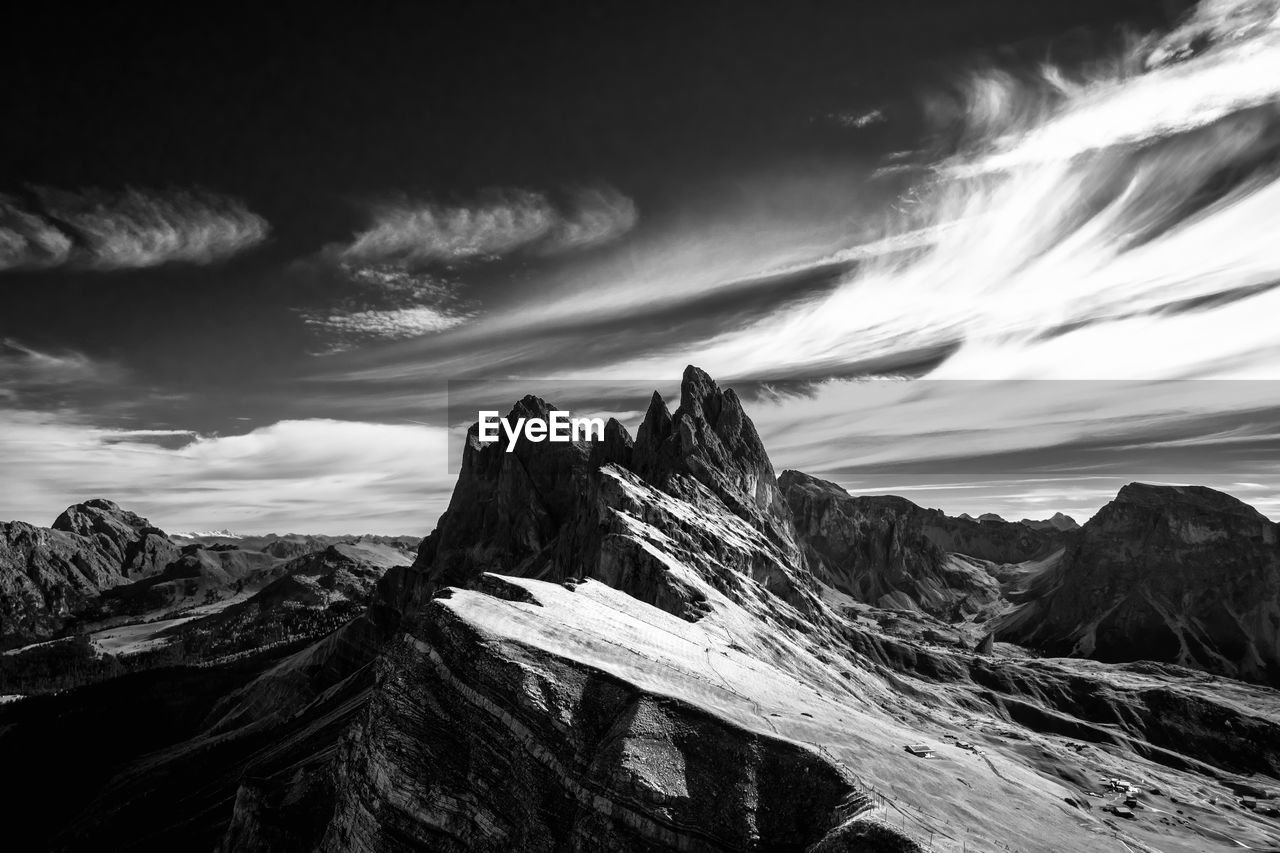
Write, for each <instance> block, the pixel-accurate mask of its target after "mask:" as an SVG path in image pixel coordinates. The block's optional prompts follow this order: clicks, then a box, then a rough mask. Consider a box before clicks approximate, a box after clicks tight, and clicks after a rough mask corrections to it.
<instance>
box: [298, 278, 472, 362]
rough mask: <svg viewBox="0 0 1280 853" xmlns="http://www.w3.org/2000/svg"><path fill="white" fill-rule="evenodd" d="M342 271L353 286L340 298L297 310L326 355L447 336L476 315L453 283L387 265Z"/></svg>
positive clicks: (321, 351)
mask: <svg viewBox="0 0 1280 853" xmlns="http://www.w3.org/2000/svg"><path fill="white" fill-rule="evenodd" d="M340 271H341V273H342V275H343V276H344V278H345V279H346V280H347V283H348V285H349V286H350V288H351V289H350V290H349V291H348V292H347V293H345V294H344V295H343V297H342V298H341V299H339V300H337V301H335V302H333V303H332V304H330V305H328V306H325V307H323V308H312V309H307V310H304V311H300V312H298V313H299V316H301V318H302V320H303V322H304V323H306V324H307V325H308V326H310V327H311V328H312V330H313V331H314V332H315V333H316V334H317V336H318V337H319V338H320V339H321V341H322V347H321V350H320V353H321V354H328V353H334V352H342V351H344V350H348V349H351V348H352V347H355V346H358V345H360V344H362V343H368V342H372V341H378V340H403V339H405V338H416V337H421V336H423V335H429V334H432V333H434V332H443V331H445V330H446V329H452V328H454V327H456V326H460V325H462V324H463V323H466V322H468V321H469V320H471V319H473V318H474V317H475V309H474V306H473V305H472V304H471V303H469V302H467V301H466V300H464V299H463V298H462V297H461V296H459V293H458V290H459V285H458V283H457V282H454V281H451V280H449V279H445V278H441V277H438V276H435V275H432V274H429V273H423V272H410V271H408V270H404V269H400V268H398V267H396V266H394V265H387V264H378V265H374V266H367V267H360V266H349V265H346V264H343V265H341V266H340Z"/></svg>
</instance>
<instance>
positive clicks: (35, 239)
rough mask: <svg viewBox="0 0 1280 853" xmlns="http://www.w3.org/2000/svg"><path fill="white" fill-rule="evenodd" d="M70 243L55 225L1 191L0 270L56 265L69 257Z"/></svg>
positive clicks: (68, 238) (69, 239)
mask: <svg viewBox="0 0 1280 853" xmlns="http://www.w3.org/2000/svg"><path fill="white" fill-rule="evenodd" d="M71 246H72V244H71V238H70V237H68V236H67V235H66V234H64V233H62V231H60V230H59V229H58V227H57V226H56V225H54V224H53V223H51V222H50V221H49V220H47V219H45V218H44V217H43V216H40V215H39V214H35V213H31V212H30V211H28V210H24V209H23V207H22V205H21V203H20V201H19V200H18V199H15V198H13V197H11V196H7V195H0V271H2V270H7V269H19V268H27V269H39V268H42V267H52V266H58V265H59V264H62V263H65V262H66V260H67V258H68V257H70V255H71Z"/></svg>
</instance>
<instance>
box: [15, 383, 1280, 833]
mask: <svg viewBox="0 0 1280 853" xmlns="http://www.w3.org/2000/svg"><path fill="white" fill-rule="evenodd" d="M552 409H553V407H552V406H551V404H549V403H547V402H545V401H542V400H540V399H538V398H536V397H526V398H524V399H523V400H521V401H520V402H519V403H517V404H516V406H515V408H514V409H513V411H512V414H511V417H521V416H525V417H528V416H544V415H545V414H546V413H548V412H550V411H551V410H552ZM1122 495H1123V493H1122ZM1155 503H1156V504H1158V503H1159V502H1158V501H1156V502H1155ZM1219 509H1221V507H1220V508H1219ZM1148 510H1149V511H1152V512H1171V511H1172V510H1168V508H1165V509H1157V507H1156V506H1155V505H1153V506H1150V507H1147V508H1146V509H1145V510H1143V511H1144V512H1146V511H1148ZM1223 511H1225V510H1223ZM1134 512H1136V510H1134ZM1178 512H1181V510H1179V511H1178ZM1228 514H1231V513H1228ZM1233 517H1234V518H1235V519H1236V520H1235V521H1234V522H1231V523H1232V524H1235V525H1238V526H1236V527H1232V528H1230V529H1229V531H1228V532H1226V533H1223V534H1221V535H1220V534H1219V533H1213V532H1212V531H1214V530H1216V529H1217V528H1216V527H1215V525H1217V524H1219V523H1222V522H1221V520H1210V519H1208V518H1207V517H1206V518H1204V519H1202V521H1201V523H1200V524H1198V525H1192V526H1189V527H1188V526H1185V525H1183V526H1181V527H1178V525H1174V526H1175V527H1178V530H1179V531H1180V532H1179V533H1178V534H1177V535H1178V537H1181V538H1186V537H1188V536H1189V537H1190V538H1191V539H1195V540H1198V541H1199V544H1200V546H1202V547H1208V545H1209V544H1210V543H1211V542H1217V541H1222V542H1226V541H1229V540H1231V539H1232V538H1233V537H1235V536H1236V535H1240V534H1247V535H1251V536H1252V535H1255V534H1257V538H1258V539H1259V543H1258V547H1259V548H1260V549H1261V548H1263V546H1264V545H1265V544H1266V543H1265V541H1263V540H1265V538H1266V534H1265V530H1266V529H1267V528H1265V527H1260V526H1258V524H1257V521H1256V520H1254V521H1252V522H1251V521H1249V520H1248V519H1247V517H1246V516H1244V515H1240V514H1238V513H1237V514H1235V515H1234V516H1233ZM1250 524H1253V525H1254V526H1253V527H1250V526H1249V525H1250ZM1092 525H1093V522H1092V521H1091V522H1090V524H1088V525H1085V528H1084V529H1082V530H1079V531H1072V530H1059V529H1058V527H1057V526H1055V525H1049V527H1048V528H1041V527H1037V526H1035V525H1029V524H1023V523H1018V522H1003V521H994V520H987V521H979V520H974V519H950V518H947V517H946V516H944V515H942V514H941V513H939V512H937V511H935V510H927V509H923V508H920V507H917V506H915V505H914V504H911V503H910V502H907V501H902V500H901V499H895V498H878V497H872V498H867V497H854V496H850V495H848V494H847V493H844V492H843V490H841V489H839V488H838V487H836V486H834V485H833V484H830V483H824V482H823V481H821V480H818V479H816V478H812V477H807V476H805V475H803V474H799V473H794V472H785V473H784V474H783V476H782V477H780V478H778V477H775V475H774V470H773V467H772V464H771V463H770V461H769V459H768V456H767V454H765V452H764V448H763V447H762V445H761V443H760V441H759V438H758V436H757V434H756V431H755V429H754V427H753V426H752V424H751V421H750V419H749V418H748V417H747V415H746V413H745V412H744V411H743V408H742V406H741V403H740V401H739V400H738V398H737V396H736V395H734V394H733V392H732V391H727V390H722V389H720V388H719V387H718V386H717V385H716V383H714V382H713V381H712V380H711V379H710V378H709V377H707V376H706V375H705V374H704V373H702V372H701V371H698V370H696V369H693V368H690V369H689V370H688V371H686V373H685V376H684V380H683V382H682V387H681V400H680V403H679V406H678V407H677V408H676V409H675V411H674V412H673V411H671V409H670V408H669V407H668V406H667V404H666V402H665V401H664V400H662V399H661V398H660V397H657V396H655V398H654V399H653V400H651V402H650V406H649V409H648V412H647V414H646V416H645V419H644V423H643V425H642V427H641V428H640V430H639V431H638V433H637V435H636V436H635V437H634V439H633V438H632V437H631V436H629V435H628V434H627V432H626V430H625V429H624V428H623V427H622V426H621V424H619V423H618V422H616V421H611V422H610V423H609V424H608V427H607V430H606V436H605V440H604V441H601V442H596V443H593V444H579V445H574V444H558V443H549V442H544V443H540V444H529V443H526V442H520V443H518V444H517V445H516V446H515V447H514V448H513V449H512V452H511V453H507V452H506V446H505V444H504V443H503V441H502V440H500V441H499V442H498V443H494V444H485V443H481V442H480V441H479V440H478V434H477V432H476V431H475V430H474V429H473V431H472V432H471V434H470V435H469V437H468V441H467V444H466V447H465V450H464V457H463V461H462V468H461V472H460V474H459V479H458V484H457V486H456V489H455V492H454V495H453V499H452V500H451V502H450V505H449V508H448V510H447V512H446V513H445V514H444V515H443V516H442V517H441V519H440V522H439V525H438V527H437V529H436V530H435V531H434V532H433V533H432V534H431V535H430V536H429V537H427V538H426V539H425V540H423V542H422V544H421V547H420V548H419V551H418V555H417V559H416V560H415V562H414V564H413V565H412V566H397V567H394V568H391V569H389V570H387V571H386V573H385V574H383V575H382V577H381V578H380V579H379V580H378V581H377V584H376V587H375V589H374V592H373V595H372V600H371V601H370V603H369V605H368V606H367V607H366V608H365V610H364V611H363V612H361V613H360V614H359V615H357V616H356V617H355V618H353V619H351V620H350V621H348V622H346V623H345V624H344V625H342V626H341V627H339V628H337V629H336V630H334V631H332V632H331V633H329V634H327V635H326V636H324V637H323V638H321V639H319V640H318V641H314V642H309V643H307V644H305V645H302V646H285V647H281V648H278V649H275V648H273V649H264V650H263V651H262V652H261V653H260V654H259V655H257V656H246V657H238V658H236V659H235V660H233V661H228V662H221V663H217V664H215V665H212V666H209V667H207V668H202V669H201V670H200V671H199V673H198V674H199V678H198V679H192V678H188V677H187V672H186V670H184V669H183V668H180V667H179V668H175V669H173V670H169V671H155V672H149V673H141V674H139V675H138V676H137V677H136V678H134V680H132V681H130V682H128V683H127V684H125V683H121V684H120V685H119V686H118V687H117V686H116V683H115V682H107V683H104V684H100V685H94V686H93V687H92V688H89V689H86V690H84V691H68V692H67V693H66V694H64V695H58V696H50V697H39V698H38V699H26V700H22V701H20V702H17V703H14V704H12V705H11V706H0V755H4V756H5V757H6V766H7V767H11V768H13V770H12V772H15V773H21V774H27V775H24V777H23V778H31V779H33V780H34V784H33V787H32V792H30V793H25V792H19V794H18V795H17V798H16V799H13V800H11V802H10V805H11V806H12V807H13V808H14V809H16V810H19V813H23V814H28V813H30V814H32V815H39V814H43V811H42V810H46V811H47V810H48V809H49V807H50V804H49V802H48V799H49V798H47V797H44V796H43V794H42V792H43V791H46V790H48V789H49V786H50V785H53V784H54V783H55V782H56V781H57V777H56V776H55V775H54V773H53V771H51V770H47V769H46V770H42V768H48V767H49V766H50V765H51V761H50V753H51V751H53V752H56V753H57V754H58V755H59V756H61V755H63V754H65V755H67V756H68V757H70V756H73V755H74V756H75V757H76V758H77V761H78V764H77V766H78V767H81V768H82V769H81V771H80V772H79V773H78V774H76V778H75V779H73V780H71V781H70V782H69V783H67V782H65V781H64V784H63V785H62V787H60V788H59V792H60V797H59V798H58V802H57V809H58V814H59V815H60V818H59V820H57V821H53V820H44V821H42V820H40V819H39V818H36V819H35V822H36V823H37V824H38V825H41V826H45V825H47V826H51V827H53V828H52V829H51V830H49V832H48V834H47V836H45V837H46V839H47V841H48V843H45V844H41V845H38V846H41V847H55V848H57V849H66V850H78V849H102V848H104V847H106V848H110V849H117V848H132V849H156V850H161V849H173V848H174V847H181V848H187V847H197V848H203V849H221V850H225V851H255V850H257V851H284V850H326V851H330V850H331V851H338V850H342V851H346V850H363V851H404V850H419V849H421V850H441V851H473V850H488V851H505V850H530V851H560V850H581V851H594V850H611V851H612V850H618V851H657V850H690V851H703V850H708V851H718V850H759V851H773V850H777V851H816V853H822V851H853V850H856V851H870V853H877V852H878V851H922V850H926V849H931V850H946V851H952V850H960V851H963V850H966V849H967V850H1000V851H1007V850H1024V851H1026V850H1031V851H1047V850H1053V851H1068V853H1070V851H1079V853H1085V851H1088V853H1096V851H1099V850H1109V849H1111V848H1112V847H1115V848H1116V849H1131V850H1175V851H1192V850H1215V851H1216V850H1234V849H1240V847H1241V846H1246V847H1249V848H1253V849H1266V848H1268V847H1274V846H1276V845H1277V844H1280V828H1278V827H1277V825H1276V822H1275V819H1274V818H1272V817H1271V816H1270V815H1269V814H1268V813H1267V812H1266V809H1267V808H1269V807H1270V806H1268V805H1266V804H1267V803H1270V802H1271V800H1270V799H1269V796H1270V795H1271V794H1272V793H1273V792H1275V791H1280V781H1278V780H1280V702H1278V701H1277V698H1276V696H1277V694H1276V693H1275V692H1274V691H1272V690H1270V689H1268V688H1265V687H1259V686H1256V685H1251V684H1247V683H1245V682H1241V681H1235V680H1231V679H1225V678H1221V677H1219V676H1215V675H1212V674H1208V673H1204V672H1198V671H1194V670H1189V669H1186V668H1183V667H1181V666H1179V665H1176V664H1159V663H1150V662H1143V663H1133V664H1117V663H1109V662H1104V661H1095V660H1085V659H1073V658H1062V659H1037V658H1035V657H1034V656H1031V655H1029V654H1028V653H1027V652H1025V651H1023V650H1021V649H1018V648H1016V647H1014V646H1011V645H1009V644H1008V643H1005V642H994V641H989V642H987V643H985V644H983V645H982V646H981V647H980V648H979V649H978V650H977V651H976V652H975V650H974V649H973V647H972V645H966V644H961V643H957V642H951V641H947V640H946V637H947V636H955V635H957V634H958V632H957V630H955V629H954V628H953V627H951V626H950V625H949V623H948V621H947V619H943V618H940V616H938V615H934V614H935V613H937V614H942V615H944V616H947V618H948V619H949V618H951V616H950V615H948V613H947V611H948V609H949V608H952V607H953V606H954V607H956V608H958V617H959V618H960V619H961V623H962V624H963V623H964V620H968V619H969V618H970V617H971V616H972V613H971V612H970V608H971V607H972V606H976V605H975V603H976V602H979V600H982V599H983V596H995V599H994V600H992V601H991V602H990V603H989V604H988V605H983V606H989V607H991V608H1000V607H1003V606H1007V605H1006V604H1005V603H1004V602H1003V598H1002V596H1004V595H1005V594H1006V593H1012V594H1014V595H1015V596H1022V597H1023V598H1021V599H1020V602H1019V604H1018V605H1017V606H1018V607H1019V608H1021V609H1020V610H1019V611H1018V612H1019V613H1022V612H1025V610H1026V609H1029V607H1030V606H1031V605H1033V604H1034V601H1035V593H1036V591H1037V590H1039V589H1041V587H1040V586H1038V584H1040V583H1043V580H1044V579H1047V578H1049V577H1050V576H1053V572H1055V571H1058V570H1059V569H1060V567H1062V566H1065V565H1069V564H1071V561H1072V560H1074V559H1075V557H1074V556H1073V555H1075V554H1077V553H1079V552H1082V549H1086V547H1087V546H1088V544H1089V543H1090V542H1091V541H1092V538H1093V537H1094V536H1095V533H1096V531H1091V530H1090V527H1091V526H1092ZM1124 526H1125V525H1123V524H1121V525H1120V528H1123V527H1124ZM1155 527H1156V525H1154V524H1152V525H1148V529H1149V532H1150V530H1154V529H1155ZM1100 529H1106V528H1100ZM1249 531H1252V532H1249ZM1259 531H1262V532H1261V533H1259ZM1126 536H1127V534H1126ZM1122 538H1123V537H1122ZM1125 541H1126V542H1127V541H1128V540H1127V539H1126V540H1125ZM1142 541H1143V542H1145V541H1146V540H1142ZM1112 544H1113V545H1114V544H1115V543H1112ZM1140 544H1142V543H1141V542H1139V543H1134V542H1128V544H1127V545H1126V546H1125V547H1127V549H1128V551H1127V553H1129V554H1130V555H1132V554H1135V553H1139V551H1140V548H1139V545H1140ZM1196 555H1197V556H1198V557H1203V556H1204V554H1203V553H1200V552H1196ZM347 556H350V555H347ZM1184 556H1185V554H1184ZM961 558H963V559H964V560H965V561H967V563H966V565H967V566H968V570H966V571H959V570H958V569H956V568H955V566H956V561H957V560H960V559H961ZM336 565H337V557H336V556H334V555H329V556H328V557H326V558H324V559H322V560H321V561H320V564H318V565H316V566H315V567H314V571H307V570H300V571H299V572H298V573H297V574H299V575H300V576H299V577H296V578H294V582H293V583H291V584H282V585H281V587H280V590H279V591H282V592H285V594H283V595H281V596H278V597H277V596H275V595H274V593H273V595H271V596H263V599H262V600H261V601H260V602H259V603H258V604H257V605H255V606H256V607H258V608H259V609H258V610H257V611H256V612H258V613H262V612H268V613H269V612H273V611H275V610H277V609H279V608H284V609H288V605H289V602H290V601H294V600H299V599H300V598H306V597H307V596H309V595H313V594H314V595H320V590H321V589H323V588H324V582H323V581H322V580H321V579H322V578H324V577H326V576H328V575H330V574H333V575H334V576H335V580H334V581H333V582H332V583H333V586H334V587H335V588H336V587H339V586H342V584H343V583H344V582H343V581H340V580H338V579H337V578H340V577H341V576H342V572H343V571H344V570H342V569H336V571H334V572H331V571H330V569H333V568H335V567H336ZM1081 565H1083V564H1081ZM983 575H985V577H986V580H985V581H983V580H982V579H981V577H982V576H983ZM313 582H314V583H313ZM295 584H296V585H295ZM268 589H270V587H269V588H268ZM263 592H264V593H265V592H266V590H263ZM259 595H262V593H259ZM268 599H270V600H271V601H275V602H276V603H277V604H278V605H279V608H277V607H275V606H265V607H264V605H266V604H267V600H268ZM277 599H278V600H277ZM880 605H887V607H888V608H891V609H886V607H882V606H880ZM228 610H230V608H228ZM249 610H250V608H245V611H244V612H246V613H248V612H249ZM929 611H933V612H929ZM993 612H994V611H993ZM1046 612H1056V611H1049V610H1046ZM947 632H950V634H949V635H948V633H947ZM120 681H121V682H124V681H125V679H120ZM139 696H145V697H147V699H148V701H151V702H155V703H160V704H163V705H164V706H165V707H166V708H167V709H168V711H167V714H166V716H165V720H166V726H165V728H164V729H163V731H162V732H159V733H158V732H157V731H156V730H155V727H154V726H142V725H141V724H139V723H138V722H137V721H136V717H137V715H136V714H132V715H131V714H130V709H132V708H133V707H134V703H136V702H137V697H139ZM33 703H38V704H33ZM88 720H94V721H100V720H102V721H106V722H107V724H108V725H110V726H111V727H112V728H111V730H112V732H113V738H111V739H110V742H109V743H104V742H103V739H101V738H97V739H93V738H90V737H89V736H88V735H85V736H83V737H82V736H80V735H79V734H77V733H78V732H80V731H81V730H82V729H88V728H89V727H88V726H84V725H72V724H71V723H76V722H83V721H88ZM58 721H62V722H58ZM58 732H64V734H63V735H62V737H61V738H59V737H57V736H56V733H58ZM35 744H39V745H40V746H39V748H36V746H35ZM53 764H55V765H56V762H53ZM1117 778H1123V779H1124V780H1126V783H1125V788H1124V791H1123V793H1116V789H1115V788H1114V785H1112V782H1113V780H1115V779H1117ZM1130 785H1132V786H1133V788H1134V790H1135V791H1136V793H1133V794H1130V793H1129V786H1130ZM1241 792H1247V793H1245V794H1242V793H1241ZM1129 796H1132V797H1134V798H1135V800H1137V801H1139V804H1138V805H1137V806H1135V807H1133V808H1131V809H1130V807H1128V806H1124V805H1123V804H1124V802H1125V798H1126V797H1129ZM1244 796H1248V797H1253V798H1257V801H1256V802H1254V807H1253V808H1248V807H1245V806H1243V805H1242V804H1241V803H1242V799H1241V798H1242V797H1244ZM1121 807H1123V808H1126V809H1130V814H1131V815H1134V817H1132V819H1126V818H1123V817H1120V816H1119V815H1120V812H1117V811H1116V809H1119V808H1121ZM139 827H146V831H145V833H140V832H139V829H138V828H139Z"/></svg>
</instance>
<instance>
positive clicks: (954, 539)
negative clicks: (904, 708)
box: [779, 471, 1066, 621]
mask: <svg viewBox="0 0 1280 853" xmlns="http://www.w3.org/2000/svg"><path fill="white" fill-rule="evenodd" d="M779 482H780V486H781V489H782V493H783V495H784V496H785V497H786V500H787V503H788V505H789V506H790V508H791V513H792V516H793V518H794V524H795V530H796V534H797V537H798V539H799V541H800V542H801V543H802V544H803V546H804V551H805V555H806V557H807V558H808V563H809V566H810V568H811V570H813V571H814V572H815V573H816V575H817V576H818V577H819V578H820V579H821V580H823V581H824V582H825V583H827V584H830V585H831V586H833V587H835V588H836V589H838V590H840V591H841V592H844V593H846V594H848V595H850V596H851V597H853V598H855V599H857V600H858V601H863V602H866V603H868V604H874V605H876V606H877V607H882V608H896V609H906V610H921V611H924V612H926V613H929V614H931V615H933V616H938V617H941V618H944V619H949V620H953V621H954V620H956V619H959V618H962V617H963V616H964V615H965V614H972V613H976V612H978V611H980V610H982V609H983V608H986V607H988V606H990V605H992V604H994V603H996V602H998V601H1000V600H1002V599H1001V584H1000V580H999V578H1000V577H1001V573H1000V572H999V571H998V570H995V569H994V568H993V567H992V566H991V565H989V564H993V563H994V564H997V565H1004V564H1015V563H1024V562H1027V561H1029V560H1035V559H1039V558H1041V557H1045V556H1048V555H1049V554H1051V553H1053V552H1054V551H1055V550H1058V549H1060V548H1062V547H1063V544H1064V542H1065V541H1066V537H1064V536H1063V535H1061V534H1062V532H1063V531H1062V530H1060V529H1059V528H1058V527H1056V526H1053V525H1049V526H1038V525H1032V524H1028V523H1026V522H1007V521H1003V520H998V519H995V518H984V519H978V520H975V519H972V518H968V517H958V518H952V517H949V516H947V515H944V514H943V513H942V512H941V511H939V510H936V509H924V508H922V507H919V506H916V505H915V504H913V503H912V502H911V501H909V500H907V499H905V498H899V497H893V496H883V497H870V496H857V497H855V496H853V495H850V494H849V493H848V492H847V491H845V490H844V489H843V488H841V487H840V486H838V485H836V484H835V483H829V482H826V481H825V480H820V479H818V478H816V477H811V476H809V475H808V474H803V473H800V472H798V471H784V472H783V475H782V478H781V480H780V481H779Z"/></svg>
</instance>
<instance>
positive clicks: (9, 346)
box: [0, 338, 126, 403]
mask: <svg viewBox="0 0 1280 853" xmlns="http://www.w3.org/2000/svg"><path fill="white" fill-rule="evenodd" d="M125 377H126V371H125V370H124V368H122V367H120V366H119V365H117V364H115V363H114V362H107V361H99V360H96V359H92V358H89V357H88V356H86V355H84V354H83V353H79V352H74V351H70V350H68V351H63V352H50V351H43V350H39V349H35V348H34V347H31V346H27V345H26V344H24V343H22V342H21V341H18V340H15V339H13V338H3V339H0V401H9V402H11V403H12V402H17V401H24V402H27V403H35V402H37V401H39V400H42V399H46V398H50V397H58V396H60V395H63V394H65V393H67V392H68V391H74V390H78V389H85V388H102V387H110V386H113V385H116V384H118V383H120V382H121V381H123V379H124V378H125Z"/></svg>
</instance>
